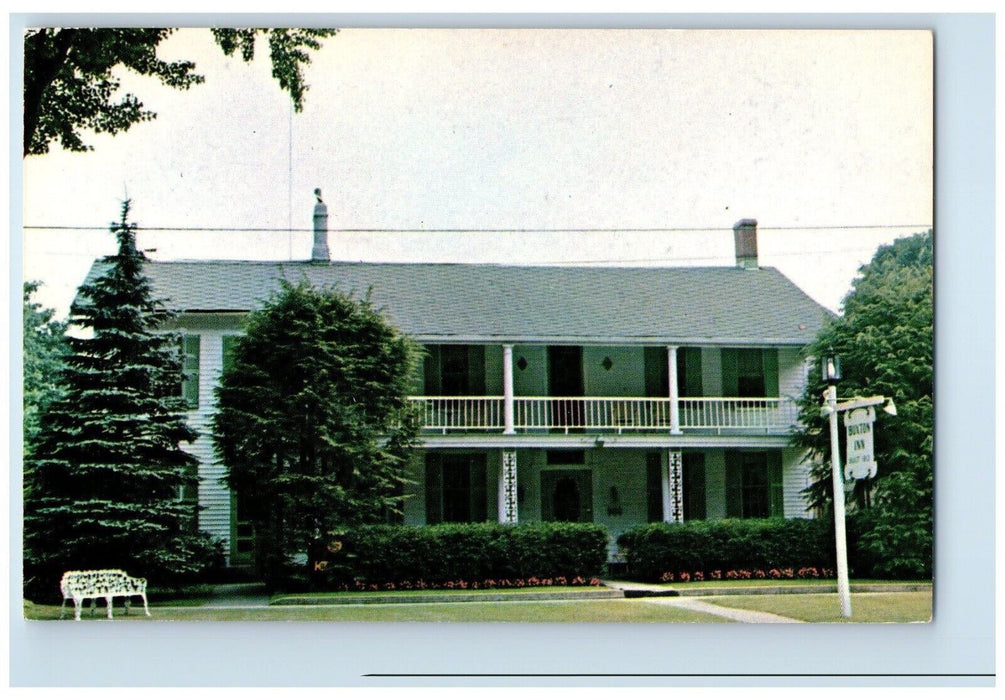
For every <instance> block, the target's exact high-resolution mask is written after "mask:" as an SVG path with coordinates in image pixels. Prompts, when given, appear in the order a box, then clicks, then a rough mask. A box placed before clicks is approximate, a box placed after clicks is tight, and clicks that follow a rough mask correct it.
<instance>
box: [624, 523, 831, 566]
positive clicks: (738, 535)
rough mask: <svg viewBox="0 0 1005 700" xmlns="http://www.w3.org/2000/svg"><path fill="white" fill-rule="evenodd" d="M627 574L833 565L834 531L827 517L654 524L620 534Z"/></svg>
mask: <svg viewBox="0 0 1005 700" xmlns="http://www.w3.org/2000/svg"><path fill="white" fill-rule="evenodd" d="M618 546H619V547H620V548H621V551H622V553H623V554H624V555H625V562H626V564H627V569H628V575H629V576H630V577H632V578H634V579H638V580H642V581H660V580H661V579H663V580H665V578H664V577H665V576H666V575H667V574H673V575H679V574H680V573H682V572H686V573H688V574H692V575H693V574H694V573H696V572H701V573H708V572H713V571H719V572H727V571H741V570H744V571H751V570H754V571H768V570H770V569H783V568H785V569H794V570H798V569H802V568H809V567H813V568H814V569H816V568H819V569H825V568H831V569H833V568H834V531H833V525H832V524H831V523H830V522H829V521H823V520H801V519H794V520H782V519H780V518H771V519H764V520H711V521H705V520H695V521H689V522H684V523H653V524H650V525H643V526H639V527H636V528H633V529H631V530H629V531H628V532H625V533H624V534H622V535H621V536H620V537H619V538H618Z"/></svg>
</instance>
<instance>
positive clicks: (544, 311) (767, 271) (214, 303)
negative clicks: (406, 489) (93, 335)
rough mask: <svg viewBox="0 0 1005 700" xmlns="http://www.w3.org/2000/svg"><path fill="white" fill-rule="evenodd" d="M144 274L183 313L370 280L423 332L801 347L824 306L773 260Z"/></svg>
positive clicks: (389, 306) (176, 264) (216, 263)
mask: <svg viewBox="0 0 1005 700" xmlns="http://www.w3.org/2000/svg"><path fill="white" fill-rule="evenodd" d="M104 266H105V264H104V263H102V262H100V261H99V262H96V263H95V264H94V266H93V267H92V269H91V271H90V273H89V274H88V281H90V280H91V279H93V278H94V277H96V276H97V275H98V274H100V272H101V270H102V269H104ZM146 273H147V275H148V276H149V278H150V280H151V282H152V284H153V289H154V293H155V295H156V296H157V297H160V298H164V299H168V300H170V304H169V306H171V307H172V308H174V309H176V310H178V311H182V312H193V313H198V312H244V311H249V310H251V309H255V308H257V307H259V306H260V305H261V304H262V302H263V301H264V300H266V299H267V298H268V297H269V295H270V294H271V293H272V292H274V291H275V290H276V289H277V287H278V280H280V279H286V280H289V281H291V282H296V281H298V280H300V279H307V280H308V281H309V282H311V283H312V284H314V285H316V286H334V287H335V288H336V289H339V290H341V291H343V292H349V293H352V294H354V295H356V296H362V295H364V294H366V292H367V290H372V292H371V294H372V296H371V298H372V299H373V301H374V303H375V304H376V305H377V306H378V307H380V308H382V309H383V310H384V311H385V312H386V314H387V316H388V317H389V319H390V321H391V322H392V323H393V324H394V325H395V326H397V327H398V328H400V329H401V330H402V331H404V332H406V333H408V334H409V335H412V336H413V337H415V338H417V339H419V340H427V341H428V340H444V341H449V340H453V341H457V342H462V341H466V342H478V341H486V342H506V341H512V342H550V343H556V344H557V343H570V344H589V343H649V344H662V343H681V344H683V343H689V344H703V343H707V344H735V345H745V344H760V345H765V344H772V345H776V344H777V345H804V344H806V343H807V342H809V341H810V340H812V338H813V337H814V335H815V334H816V332H817V330H818V329H819V328H820V326H821V324H822V323H823V321H824V319H825V318H826V316H827V315H828V313H829V312H828V311H826V310H825V309H824V308H823V307H822V306H820V305H819V304H817V303H816V302H815V301H813V300H812V299H810V298H809V297H808V296H806V294H805V293H803V292H802V290H800V289H799V288H798V287H796V286H795V285H794V284H793V283H792V282H790V281H789V280H788V279H787V278H786V277H785V276H784V275H782V274H781V273H779V272H778V271H777V270H775V269H773V268H760V269H757V270H743V269H739V268H725V267H721V268H720V267H683V268H657V267H648V268H623V267H617V268H615V267H607V268H602V267H533V266H506V265H464V264H425V263H423V264H392V263H344V262H332V263H328V264H326V263H312V262H306V261H305V262H255V261H230V260H213V261H171V262H152V261H151V262H149V263H147V265H146Z"/></svg>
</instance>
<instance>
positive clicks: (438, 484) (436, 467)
mask: <svg viewBox="0 0 1005 700" xmlns="http://www.w3.org/2000/svg"><path fill="white" fill-rule="evenodd" d="M442 520H443V469H442V466H441V462H440V455H438V454H436V453H429V454H427V455H426V524H427V525H435V524H436V523H438V522H440V521H442Z"/></svg>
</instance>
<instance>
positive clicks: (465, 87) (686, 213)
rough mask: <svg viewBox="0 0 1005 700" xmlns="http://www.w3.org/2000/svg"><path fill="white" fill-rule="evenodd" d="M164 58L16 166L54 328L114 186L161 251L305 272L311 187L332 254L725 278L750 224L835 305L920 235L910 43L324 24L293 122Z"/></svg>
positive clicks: (224, 73) (920, 35) (107, 240)
mask: <svg viewBox="0 0 1005 700" xmlns="http://www.w3.org/2000/svg"><path fill="white" fill-rule="evenodd" d="M161 48H162V50H161V56H162V57H163V58H165V59H181V58H186V59H192V60H195V62H196V64H197V70H198V72H200V73H202V74H203V75H205V76H206V82H205V84H204V85H201V86H196V87H193V88H192V89H190V90H188V91H177V90H172V89H169V88H165V87H163V86H161V85H159V84H158V83H157V82H156V81H155V80H150V79H146V78H141V77H137V76H133V75H129V74H125V73H124V74H123V75H122V78H123V89H124V90H128V91H131V92H134V93H135V94H137V95H138V96H139V97H140V98H141V100H142V101H143V102H144V104H145V105H146V107H148V108H150V109H152V110H153V111H155V112H157V114H158V117H157V119H155V120H154V121H151V122H147V123H142V124H138V125H136V126H133V127H132V128H131V129H130V130H129V131H127V132H124V133H121V134H119V135H116V136H108V135H88V137H87V138H86V139H85V140H86V141H87V142H88V143H90V144H91V145H93V146H94V150H93V151H92V152H88V153H83V154H77V153H67V152H63V151H61V150H60V149H59V147H58V146H54V147H53V150H52V151H51V152H50V153H49V154H47V155H43V156H33V157H29V158H27V159H25V161H24V165H23V211H22V216H23V219H22V221H23V224H24V226H25V229H24V233H23V240H22V246H23V272H24V278H25V279H34V280H40V281H42V282H43V287H42V289H41V290H40V292H39V294H38V295H37V300H38V301H40V302H41V303H43V305H45V306H49V307H53V308H55V309H56V310H57V312H58V313H59V315H63V314H65V313H66V310H67V308H68V306H69V303H70V300H71V299H72V297H73V294H74V292H75V290H76V287H77V285H79V284H80V282H81V281H82V280H83V278H84V275H85V274H86V272H87V269H88V267H89V266H90V263H91V261H92V260H93V259H94V258H95V257H98V256H101V255H104V254H108V253H111V252H113V250H114V239H113V237H112V236H111V234H109V233H108V232H107V226H108V224H109V223H110V222H112V221H113V220H115V219H116V218H117V216H118V214H119V209H120V207H121V203H122V201H123V199H125V198H129V199H130V200H131V202H132V210H131V216H130V218H131V220H132V221H134V222H135V223H137V224H138V225H139V226H140V228H141V233H140V234H139V245H140V247H142V248H144V249H147V250H149V251H150V252H149V253H148V254H149V255H150V257H152V258H155V259H164V260H168V259H220V258H244V259H283V260H285V259H305V258H308V257H309V255H310V248H311V242H312V236H311V234H310V232H309V229H310V227H311V214H312V208H313V204H314V196H313V190H314V188H315V187H320V188H321V189H322V192H323V196H324V199H325V202H326V203H327V205H328V211H329V227H330V229H332V233H331V235H330V239H329V247H330V249H331V251H332V257H333V259H339V260H367V261H395V262H398V261H400V262H405V261H430V262H493V263H507V264H603V265H660V266H679V265H732V264H733V260H734V258H733V239H732V226H733V224H734V223H736V222H737V221H738V220H739V219H742V218H754V219H757V220H758V222H759V252H760V261H761V264H762V265H766V266H772V267H776V268H778V269H779V270H780V271H782V272H783V273H784V274H786V275H787V276H788V277H789V278H790V279H792V280H793V281H794V282H795V283H796V284H797V285H798V286H800V287H801V288H802V289H803V290H804V291H805V292H806V293H807V294H809V295H810V296H811V297H813V298H814V299H816V300H817V301H818V302H819V303H821V304H823V305H824V306H826V307H828V308H830V309H832V310H838V309H839V307H840V301H841V299H842V298H843V296H844V295H845V294H846V293H847V292H848V291H849V289H850V286H851V283H852V280H853V278H854V277H855V274H856V271H857V269H858V267H859V266H860V265H862V264H864V263H866V262H868V260H869V259H870V258H871V257H872V255H873V253H874V252H875V250H876V248H877V246H879V245H881V244H884V243H888V242H890V241H892V240H893V239H895V238H897V237H900V236H905V235H910V234H912V233H915V232H917V231H920V230H924V229H927V228H929V227H930V226H931V224H932V219H933V211H932V201H933V195H932V192H933V190H932V187H933V175H932V173H933V157H932V153H933V122H932V115H933V89H932V85H933V74H932V60H933V57H932V38H931V35H930V34H929V33H928V32H908V31H791V30H787V31H773V32H772V31H757V30H739V31H736V30H734V31H727V30H684V31H672V30H558V29H548V30H502V29H486V30H474V29H466V30H449V29H440V30H435V29H431V30H415V29H344V30H342V31H341V32H340V33H339V34H338V35H337V36H335V37H333V38H331V39H328V40H326V41H325V44H324V47H323V48H322V50H321V51H319V52H317V53H316V54H314V56H313V62H312V63H311V65H310V66H308V67H307V68H306V77H307V82H308V83H309V85H310V89H309V91H308V92H307V95H306V104H305V107H304V110H303V112H301V113H294V112H293V110H292V109H291V106H290V101H289V99H288V97H287V96H286V94H285V93H283V92H282V91H281V90H280V88H279V87H278V85H277V84H276V83H275V81H274V80H273V79H272V78H271V77H270V75H269V68H270V67H269V62H268V60H267V52H265V51H260V56H259V57H258V58H256V61H255V62H254V64H252V65H247V64H244V63H243V62H242V61H241V60H240V59H239V58H236V57H235V58H226V57H224V56H223V55H222V52H221V51H220V50H219V49H218V48H217V47H216V46H215V45H214V44H213V43H212V40H211V37H210V34H209V32H208V30H204V29H191V30H181V31H178V32H176V33H175V34H174V35H173V36H172V37H171V38H170V39H169V40H168V41H167V42H165V43H164V44H163V45H162V47H161ZM46 227H59V228H48V229H47V228H46ZM144 229H145V230H144ZM156 229H189V230H184V231H180V230H156ZM191 229H213V230H212V231H208V230H201V231H194V230H191Z"/></svg>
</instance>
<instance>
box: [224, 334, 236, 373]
mask: <svg viewBox="0 0 1005 700" xmlns="http://www.w3.org/2000/svg"><path fill="white" fill-rule="evenodd" d="M239 337H240V336H237V335H225V336H223V338H221V343H222V345H223V363H222V364H223V371H224V372H226V371H227V370H229V369H230V368H231V367H233V366H234V348H235V346H236V345H237V339H238V338H239Z"/></svg>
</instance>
